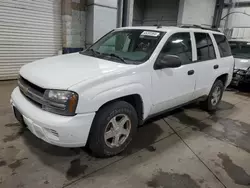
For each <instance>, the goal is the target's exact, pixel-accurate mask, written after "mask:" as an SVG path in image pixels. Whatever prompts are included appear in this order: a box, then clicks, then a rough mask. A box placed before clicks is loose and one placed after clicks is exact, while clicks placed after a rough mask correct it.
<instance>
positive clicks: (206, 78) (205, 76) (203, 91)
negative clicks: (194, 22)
mask: <svg viewBox="0 0 250 188" xmlns="http://www.w3.org/2000/svg"><path fill="white" fill-rule="evenodd" d="M194 38H195V46H196V48H195V51H196V53H195V56H196V57H195V61H196V63H195V64H196V65H195V69H196V86H195V92H194V98H199V97H201V96H203V95H207V94H208V93H209V91H210V89H211V86H212V85H213V83H214V81H215V79H216V72H217V71H218V70H219V69H220V67H219V65H218V59H217V58H219V57H218V55H219V54H218V53H217V54H216V51H215V47H214V42H213V40H212V38H211V36H210V34H209V33H201V32H194Z"/></svg>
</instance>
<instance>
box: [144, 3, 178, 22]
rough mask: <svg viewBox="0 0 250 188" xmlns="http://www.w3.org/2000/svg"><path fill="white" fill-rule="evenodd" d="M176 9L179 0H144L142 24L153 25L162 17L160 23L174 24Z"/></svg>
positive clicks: (176, 15)
mask: <svg viewBox="0 0 250 188" xmlns="http://www.w3.org/2000/svg"><path fill="white" fill-rule="evenodd" d="M178 9H179V0H167V1H166V0H154V1H152V0H146V2H145V12H144V20H143V25H154V24H157V22H158V20H161V19H162V21H161V24H162V25H164V26H175V25H176V24H177V17H178Z"/></svg>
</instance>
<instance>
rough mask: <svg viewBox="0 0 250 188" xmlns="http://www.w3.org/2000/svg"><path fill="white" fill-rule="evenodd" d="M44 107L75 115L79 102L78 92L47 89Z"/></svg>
mask: <svg viewBox="0 0 250 188" xmlns="http://www.w3.org/2000/svg"><path fill="white" fill-rule="evenodd" d="M44 99H45V101H46V102H45V103H44V105H43V109H44V110H46V111H49V112H52V113H56V114H60V115H65V116H73V115H75V110H76V106H77V102H78V94H77V93H75V92H73V91H61V90H46V91H45V93H44Z"/></svg>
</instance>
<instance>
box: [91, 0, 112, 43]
mask: <svg viewBox="0 0 250 188" xmlns="http://www.w3.org/2000/svg"><path fill="white" fill-rule="evenodd" d="M87 6H88V12H87V31H86V32H87V37H86V43H87V45H91V44H93V43H94V42H96V41H97V40H98V39H99V38H100V37H102V36H103V35H105V34H106V33H107V32H109V31H111V30H112V29H114V28H116V24H117V0H105V1H104V0H89V1H88V4H87Z"/></svg>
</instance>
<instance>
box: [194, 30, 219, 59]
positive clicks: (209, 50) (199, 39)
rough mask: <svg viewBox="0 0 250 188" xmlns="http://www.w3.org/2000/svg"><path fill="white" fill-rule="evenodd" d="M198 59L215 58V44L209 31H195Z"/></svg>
mask: <svg viewBox="0 0 250 188" xmlns="http://www.w3.org/2000/svg"><path fill="white" fill-rule="evenodd" d="M194 35H195V40H196V48H197V58H198V61H207V60H211V59H215V58H216V56H215V51H214V45H213V43H212V40H211V38H210V36H209V35H208V34H207V33H195V34H194Z"/></svg>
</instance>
